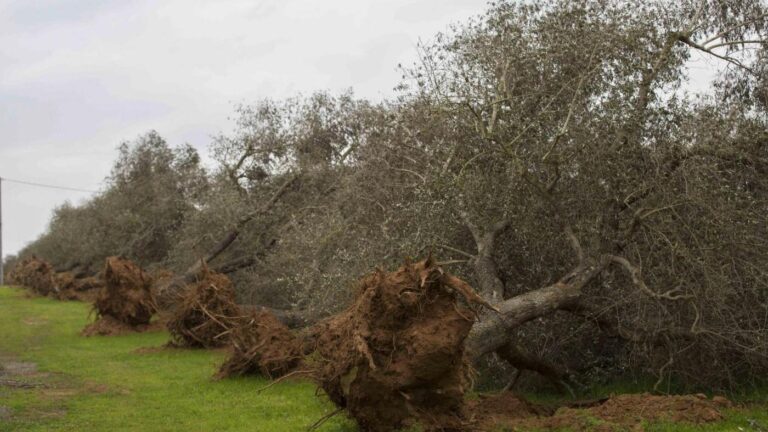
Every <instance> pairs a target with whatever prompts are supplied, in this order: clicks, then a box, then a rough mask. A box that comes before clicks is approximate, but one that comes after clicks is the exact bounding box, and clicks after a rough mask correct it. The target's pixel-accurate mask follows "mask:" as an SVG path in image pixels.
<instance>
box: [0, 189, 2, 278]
mask: <svg viewBox="0 0 768 432" xmlns="http://www.w3.org/2000/svg"><path fill="white" fill-rule="evenodd" d="M0 285H3V178H2V177H0Z"/></svg>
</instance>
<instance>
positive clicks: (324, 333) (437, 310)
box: [307, 258, 487, 432]
mask: <svg viewBox="0 0 768 432" xmlns="http://www.w3.org/2000/svg"><path fill="white" fill-rule="evenodd" d="M472 304H483V305H487V303H485V302H484V301H483V300H482V299H481V298H480V297H479V296H477V294H475V293H474V291H473V290H472V288H470V287H469V285H467V284H466V283H465V282H463V281H461V280H459V279H458V278H456V277H454V276H451V275H450V274H448V273H445V272H444V271H443V270H442V269H441V268H440V267H439V266H437V265H436V264H435V262H434V261H433V260H432V259H431V258H428V259H426V260H424V261H420V262H418V263H415V264H411V263H408V262H407V263H406V264H405V265H404V266H402V267H400V268H399V269H398V270H397V271H395V272H392V273H385V272H384V271H382V270H377V271H376V272H374V273H373V274H371V275H369V276H366V277H364V278H363V279H362V280H361V281H360V283H359V287H358V291H357V295H356V298H355V301H354V303H353V304H352V305H351V306H350V307H349V308H348V309H347V310H346V311H344V312H342V313H340V314H338V315H335V316H333V317H331V318H329V319H327V320H325V321H323V322H321V323H319V324H318V325H317V326H315V328H314V329H313V333H314V337H315V344H316V348H315V349H316V352H315V353H314V354H313V355H312V356H310V358H309V359H308V360H307V361H308V362H310V363H311V365H312V366H313V367H314V368H316V370H315V371H314V372H315V374H316V379H318V380H319V384H320V386H321V387H322V388H323V390H325V392H326V393H327V394H328V396H329V398H330V399H331V401H333V403H334V404H336V405H337V406H338V407H340V408H344V409H346V410H347V412H348V413H349V415H350V416H352V417H353V418H354V419H355V420H357V423H358V425H359V426H360V428H361V430H364V431H376V432H378V431H382V432H383V431H391V430H396V429H398V428H402V427H406V426H409V425H412V424H416V423H418V424H421V425H422V427H423V428H425V429H426V430H463V429H464V426H465V424H466V420H465V418H464V415H463V406H464V393H465V391H467V390H468V389H469V388H470V387H471V381H472V377H471V373H472V372H471V368H470V366H469V363H468V360H467V358H466V356H465V351H464V339H465V338H466V337H467V335H468V334H469V331H470V329H471V328H472V325H473V323H474V321H475V313H474V312H473V310H471V309H470V308H469V307H470V306H471V305H472Z"/></svg>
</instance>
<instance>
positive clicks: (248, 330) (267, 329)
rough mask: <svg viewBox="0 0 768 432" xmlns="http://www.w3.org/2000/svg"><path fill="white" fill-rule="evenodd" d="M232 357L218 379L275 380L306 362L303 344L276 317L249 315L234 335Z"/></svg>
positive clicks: (260, 313) (255, 312)
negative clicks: (257, 377) (260, 377)
mask: <svg viewBox="0 0 768 432" xmlns="http://www.w3.org/2000/svg"><path fill="white" fill-rule="evenodd" d="M231 342H232V355H231V356H230V357H229V358H228V359H227V361H226V362H224V364H222V365H221V367H220V368H219V372H218V373H217V374H216V376H217V377H218V378H228V377H233V376H241V375H251V374H261V375H263V376H265V377H268V378H271V379H274V378H279V377H281V376H284V375H286V374H288V373H290V372H292V371H294V370H295V369H296V368H297V367H298V366H299V364H300V363H301V360H302V350H301V342H300V340H299V339H298V338H297V337H296V336H295V335H294V334H293V333H291V331H290V330H289V329H288V327H286V326H285V324H283V323H281V322H280V321H279V320H278V319H277V318H276V317H275V316H274V315H273V314H272V313H270V312H269V311H267V310H264V309H260V308H259V309H255V310H252V311H250V312H249V314H248V316H247V317H245V318H244V319H243V320H242V322H241V324H240V325H239V326H238V327H235V328H234V330H233V331H232V335H231Z"/></svg>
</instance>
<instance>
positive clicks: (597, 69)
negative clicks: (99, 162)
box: [20, 0, 768, 387]
mask: <svg viewBox="0 0 768 432" xmlns="http://www.w3.org/2000/svg"><path fill="white" fill-rule="evenodd" d="M766 6H767V5H766V4H765V2H763V1H754V0H753V1H746V0H744V1H741V0H686V1H680V2H674V4H673V3H671V2H666V1H653V0H631V1H609V0H580V1H565V0H550V1H547V2H536V4H526V3H520V2H513V1H503V0H502V1H499V2H497V3H492V4H490V6H489V8H488V10H487V12H486V13H485V14H483V15H481V16H478V17H477V18H475V19H472V20H470V21H469V22H467V23H463V24H460V25H457V26H455V27H454V28H453V29H452V30H451V31H449V32H447V33H444V34H440V35H437V36H436V38H435V39H434V40H433V41H432V42H431V43H429V44H425V45H422V46H420V47H419V54H420V61H419V62H418V63H417V64H415V65H413V66H412V67H406V68H403V81H402V83H401V85H400V86H399V87H398V90H399V92H398V96H397V97H396V98H395V99H393V100H389V101H385V102H381V103H372V102H370V101H366V100H360V99H358V98H356V97H355V96H354V95H353V94H352V93H344V94H340V95H331V94H328V93H322V92H320V93H316V94H313V95H311V96H308V97H297V98H292V99H287V100H283V101H272V100H265V101H261V102H258V103H256V104H253V105H243V106H240V107H238V108H237V110H236V112H237V119H238V120H237V127H236V130H235V131H234V132H233V133H232V134H229V135H222V136H220V137H218V138H217V139H215V140H214V142H213V143H212V145H211V154H212V155H213V157H214V159H215V161H216V165H215V167H213V168H212V169H209V170H206V169H204V168H203V167H202V166H201V163H200V158H199V156H198V155H197V153H196V152H195V150H194V149H193V148H191V147H189V146H180V147H177V148H172V147H171V146H169V145H168V144H167V143H166V142H165V141H164V140H163V139H162V138H161V137H160V136H159V135H158V134H157V133H155V132H150V133H148V134H146V135H144V136H142V137H139V138H138V139H137V140H135V141H134V142H131V143H126V144H123V145H121V146H120V148H119V156H118V160H117V161H116V163H115V165H114V168H113V170H112V174H111V175H110V177H109V178H108V179H107V180H106V183H105V188H104V191H103V192H102V193H101V194H99V195H98V196H97V197H95V198H94V199H92V200H91V201H90V202H88V203H87V204H85V205H83V206H80V207H73V206H71V205H68V204H67V205H64V206H62V207H60V208H58V209H57V210H56V211H55V212H54V215H53V218H52V221H51V224H50V227H49V229H48V231H47V232H46V233H45V234H44V235H43V236H41V237H40V238H39V239H37V240H36V241H34V242H32V243H31V244H30V245H29V246H27V247H26V248H25V249H24V250H23V251H22V252H21V253H20V256H23V255H29V254H37V255H40V256H43V257H45V258H46V259H48V260H50V261H51V262H52V263H53V264H54V265H55V266H56V267H58V268H59V269H65V268H67V269H71V268H80V269H84V270H85V271H88V272H95V271H97V270H98V268H99V266H100V265H101V263H102V262H103V259H104V258H105V257H106V256H109V255H115V254H119V255H123V256H126V257H128V258H130V259H133V260H135V261H137V262H138V263H139V264H141V265H142V266H144V267H148V268H153V267H167V268H171V269H173V270H175V271H178V272H183V271H184V270H185V269H188V267H189V266H190V264H191V263H194V262H195V261H196V260H198V259H200V258H201V257H207V258H208V259H210V260H211V265H212V266H213V267H215V268H219V269H220V270H222V271H225V272H227V273H229V274H230V275H231V276H232V277H233V279H234V281H235V283H236V286H237V287H238V291H239V295H240V296H241V301H243V302H246V303H247V302H251V303H258V304H264V305H268V306H272V307H278V308H285V309H296V310H302V311H306V312H307V313H309V314H312V315H323V314H327V313H331V312H334V311H337V310H338V309H340V308H341V307H343V305H344V304H345V303H346V301H347V300H348V298H349V293H350V291H349V289H348V288H349V287H350V285H351V284H352V283H353V281H354V280H356V279H357V278H358V277H359V276H360V275H362V274H364V273H366V272H368V271H369V270H370V269H372V268H373V267H374V266H378V265H383V266H392V265H394V264H396V263H398V262H400V261H402V259H403V258H404V257H406V256H413V257H416V256H420V255H425V254H427V253H429V252H430V251H431V252H433V253H434V254H436V255H437V256H438V257H440V259H441V260H443V261H444V262H445V265H451V266H452V267H451V268H452V271H453V272H455V273H457V274H460V275H462V276H463V277H465V278H466V279H467V280H469V281H471V282H472V283H473V285H474V286H475V287H476V288H477V290H478V291H479V292H481V293H482V294H483V296H484V297H485V298H486V299H488V300H489V301H491V302H492V303H495V304H497V305H498V306H499V308H500V309H501V314H499V315H490V316H487V317H484V319H483V320H482V321H481V322H480V323H478V324H477V325H476V326H475V328H474V329H473V332H472V334H471V336H470V339H469V340H468V344H469V347H470V348H471V349H472V350H473V351H475V352H479V353H487V354H494V357H495V358H498V359H502V360H504V361H506V362H509V363H511V364H512V365H513V366H514V367H515V368H517V369H529V370H535V371H537V372H540V373H541V374H543V375H545V376H547V377H548V378H550V379H551V380H553V381H555V382H557V383H559V384H560V385H568V384H569V383H570V384H573V383H574V382H580V381H581V380H580V379H579V377H586V376H592V374H594V373H596V372H597V373H599V374H600V375H609V374H613V373H626V372H627V371H631V372H633V373H638V374H644V375H646V374H650V375H655V376H656V377H657V379H658V384H661V383H665V382H669V380H670V378H674V379H675V380H677V381H679V382H682V383H686V384H692V385H696V384H706V385H708V386H712V385H722V386H724V387H725V386H728V385H734V384H735V383H739V382H743V380H744V379H747V378H750V377H754V376H759V375H758V374H763V376H764V374H765V372H767V371H768V338H766V334H768V283H766V276H767V275H768V223H766V222H767V220H766V214H768V129H767V128H766V126H767V123H766V121H767V120H768V117H766V108H767V106H766V103H768V91H767V90H766V82H765V79H766V78H767V77H768V69H766V62H765V47H766V46H765V39H764V36H765V34H766V31H767V30H768V21H767V20H766V17H767V15H766V14H767V13H768V7H766ZM693 53H697V55H704V56H706V57H707V58H708V59H709V61H710V62H716V63H717V64H718V65H720V66H721V72H722V73H721V74H720V76H719V78H718V79H717V80H716V82H715V83H714V84H713V87H712V88H711V89H709V91H708V92H707V93H706V95H704V96H698V97H694V96H691V95H689V94H687V93H686V89H687V88H690V85H689V84H690V78H689V77H688V75H687V73H688V72H687V69H686V68H685V64H686V61H688V60H689V59H690V58H691V56H692V55H693Z"/></svg>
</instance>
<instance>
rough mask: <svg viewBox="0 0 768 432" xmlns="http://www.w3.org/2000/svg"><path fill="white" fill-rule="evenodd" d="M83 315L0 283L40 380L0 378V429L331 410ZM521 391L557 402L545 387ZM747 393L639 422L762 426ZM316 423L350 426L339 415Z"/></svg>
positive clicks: (299, 388)
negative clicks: (93, 328)
mask: <svg viewBox="0 0 768 432" xmlns="http://www.w3.org/2000/svg"><path fill="white" fill-rule="evenodd" d="M88 314H89V305H86V304H83V303H78V302H59V301H54V300H50V299H45V298H27V297H26V296H25V295H24V292H23V291H21V290H18V289H13V288H7V287H0V359H1V358H3V357H5V358H8V357H12V358H14V359H15V360H18V361H29V362H34V363H36V364H37V365H38V369H39V370H40V371H41V372H42V374H41V375H40V376H33V377H29V379H30V380H31V381H41V382H42V383H44V384H45V387H38V388H32V389H12V388H8V387H4V386H2V385H0V407H7V408H10V409H11V410H12V417H11V418H10V420H3V419H2V418H0V431H176V430H185V431H240V430H242V431H301V430H306V428H307V427H308V426H309V425H311V424H312V423H314V422H315V421H316V420H318V419H319V418H321V417H322V416H323V415H325V414H328V413H330V412H332V411H333V410H334V407H333V406H332V405H331V404H330V402H328V401H327V400H326V399H325V398H324V396H322V392H320V393H319V396H318V395H316V394H315V386H314V385H313V384H312V383H309V382H305V381H289V382H281V383H278V384H276V385H274V386H272V387H270V388H268V389H266V390H264V391H262V392H259V390H260V389H262V388H263V387H264V386H266V385H267V384H268V383H269V382H268V381H266V380H264V379H260V378H242V379H235V380H223V381H214V380H212V379H211V376H212V375H213V373H214V372H215V370H216V366H217V365H218V364H219V363H220V362H221V361H222V360H223V356H224V353H222V352H215V351H206V350H183V349H157V350H154V351H152V352H146V353H138V352H136V350H137V349H139V348H152V347H155V348H157V347H160V346H162V345H163V344H164V343H165V342H166V341H167V340H168V335H167V333H165V332H153V333H144V334H132V335H124V336H112V337H91V338H85V337H81V336H79V332H80V330H81V329H82V328H83V327H84V326H85V325H86V324H87V323H88V321H89V318H88ZM14 379H16V378H14ZM638 386H639V387H638ZM641 391H643V385H642V384H637V383H636V384H628V383H616V384H614V385H611V386H604V387H600V388H595V389H593V391H592V392H590V395H588V396H594V397H598V396H602V395H608V394H619V393H633V392H641ZM526 396H527V397H529V398H530V399H532V400H535V401H537V402H542V403H556V402H557V398H556V397H552V396H551V395H546V394H538V395H526ZM470 397H473V396H470ZM748 399H749V400H752V401H757V402H756V403H751V404H748V405H746V406H740V407H739V408H736V409H732V410H728V411H726V413H725V414H726V418H725V420H724V421H722V422H719V423H714V424H707V425H698V426H694V425H683V424H665V423H661V424H651V425H645V427H646V429H645V430H648V431H654V432H666V431H670V432H671V431H745V432H748V431H767V432H768V392H762V393H759V392H758V393H754V394H751V395H749V396H748ZM736 402H737V403H738V402H739V400H738V399H737V400H736ZM595 424H596V425H599V424H600V422H599V420H597V419H595ZM318 430H320V431H342V432H343V431H348V432H352V431H356V430H357V428H356V427H355V426H354V422H353V421H351V420H349V419H348V418H346V417H344V416H343V415H338V416H335V417H333V418H332V419H331V420H329V421H328V422H326V423H325V424H324V425H323V426H322V427H321V428H319V429H318Z"/></svg>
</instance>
